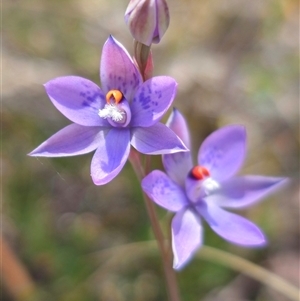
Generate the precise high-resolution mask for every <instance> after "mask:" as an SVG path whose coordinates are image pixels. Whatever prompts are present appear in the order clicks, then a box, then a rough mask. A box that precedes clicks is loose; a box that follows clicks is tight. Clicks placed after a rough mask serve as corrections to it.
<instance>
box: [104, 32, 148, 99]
mask: <svg viewBox="0 0 300 301" xmlns="http://www.w3.org/2000/svg"><path fill="white" fill-rule="evenodd" d="M100 78H101V85H102V89H103V92H104V93H105V94H106V93H107V92H108V91H110V90H113V89H114V90H115V89H117V90H119V91H121V92H122V93H123V94H124V96H125V98H126V99H127V100H128V101H129V102H130V101H132V99H133V96H134V94H135V91H136V89H137V88H138V87H139V86H140V85H141V84H142V77H141V75H140V73H139V71H138V69H137V67H136V66H135V65H134V63H133V60H132V59H131V57H130V55H129V54H128V52H127V50H126V49H125V48H124V47H123V45H122V44H121V43H119V42H118V41H117V40H116V39H114V38H113V37H112V36H110V37H109V38H108V39H107V41H106V42H105V44H104V46H103V50H102V57H101V66H100Z"/></svg>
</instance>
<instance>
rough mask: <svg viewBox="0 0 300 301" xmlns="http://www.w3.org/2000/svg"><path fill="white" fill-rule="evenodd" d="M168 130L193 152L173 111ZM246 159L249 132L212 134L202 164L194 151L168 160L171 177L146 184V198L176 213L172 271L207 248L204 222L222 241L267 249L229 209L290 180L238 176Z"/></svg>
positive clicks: (230, 129) (234, 128) (156, 174)
mask: <svg viewBox="0 0 300 301" xmlns="http://www.w3.org/2000/svg"><path fill="white" fill-rule="evenodd" d="M168 126H169V127H170V128H171V129H173V131H174V132H175V133H176V134H177V135H178V136H179V137H180V138H181V139H182V140H183V142H184V143H185V144H186V145H187V147H190V142H189V132H188V129H187V126H186V122H185V120H184V118H183V117H182V115H181V114H180V113H179V111H177V110H174V111H173V113H172V115H171V116H170V118H169V120H168ZM245 154H246V131H245V128H244V127H243V126H241V125H229V126H225V127H222V128H221V129H219V130H216V131H215V132H213V133H212V134H211V135H210V136H208V137H207V138H206V139H205V140H204V142H203V143H202V145H201V147H200V149H199V152H198V165H196V166H193V165H192V159H191V154H190V152H185V153H177V154H174V155H163V165H164V168H165V170H166V173H164V172H162V171H160V170H154V171H152V172H151V173H150V174H148V175H147V176H146V177H145V178H144V179H143V181H142V188H143V190H144V191H145V193H146V194H147V195H148V196H149V197H150V198H151V199H152V200H153V201H154V202H155V203H156V204H158V205H159V206H161V207H163V208H165V209H167V210H169V211H172V212H174V213H175V216H174V217H173V220H172V225H171V227H172V248H173V254H174V262H173V267H174V268H175V269H181V268H183V267H184V266H185V265H186V264H187V262H188V261H189V260H190V259H191V258H192V256H193V255H194V253H195V252H196V251H197V250H198V249H199V248H200V247H201V246H202V244H203V227H202V218H203V219H204V220H206V222H207V223H208V224H209V226H210V227H211V228H212V230H213V231H215V232H216V233H217V234H218V235H219V236H221V237H223V238H224V239H226V240H228V241H229V242H232V243H234V244H238V245H242V246H246V247H258V246H263V245H264V244H266V239H265V236H264V234H263V233H262V232H261V230H260V229H259V228H258V227H257V226H256V225H255V224H253V223H252V222H250V221H249V220H247V219H245V218H244V217H241V216H239V215H237V214H234V213H231V212H229V211H226V210H224V209H223V207H224V208H229V209H239V208H244V207H247V206H250V205H253V204H254V203H256V202H258V201H260V200H261V199H262V198H264V197H266V196H267V195H269V194H270V193H271V192H274V191H275V190H276V189H278V188H279V187H281V186H282V185H283V184H284V183H285V182H286V181H287V179H286V178H275V177H265V176H254V175H248V176H235V174H236V173H237V172H238V170H239V169H240V168H241V166H242V164H243V162H244V160H245Z"/></svg>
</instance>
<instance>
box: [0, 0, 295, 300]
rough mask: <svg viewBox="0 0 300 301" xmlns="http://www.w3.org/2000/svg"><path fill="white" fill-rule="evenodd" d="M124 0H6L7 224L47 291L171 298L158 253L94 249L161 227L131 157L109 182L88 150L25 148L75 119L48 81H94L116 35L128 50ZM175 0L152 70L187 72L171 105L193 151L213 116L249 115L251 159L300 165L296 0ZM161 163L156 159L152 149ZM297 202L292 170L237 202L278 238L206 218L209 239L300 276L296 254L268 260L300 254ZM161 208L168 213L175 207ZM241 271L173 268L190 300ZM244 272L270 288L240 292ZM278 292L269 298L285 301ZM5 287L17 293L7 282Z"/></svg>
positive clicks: (64, 295) (263, 164) (245, 119)
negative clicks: (241, 235) (253, 283)
mask: <svg viewBox="0 0 300 301" xmlns="http://www.w3.org/2000/svg"><path fill="white" fill-rule="evenodd" d="M127 2H128V1H125V0H122V1H121V0H111V1H104V0H98V1H96V0H88V1H80V0H75V1H74V0H72V1H71V0H64V1H62V0H43V1H37V0H23V1H20V0H13V1H6V2H4V3H3V10H4V13H3V23H4V25H5V26H4V28H3V46H2V47H3V68H4V73H3V92H2V96H3V112H2V129H3V130H2V139H1V140H2V141H1V142H2V149H3V152H2V169H3V172H2V174H3V178H2V187H3V188H4V190H3V192H2V196H3V199H4V200H5V201H4V203H3V208H2V211H3V212H2V217H3V223H2V226H3V234H4V237H5V238H6V239H7V240H8V241H9V243H10V245H11V246H12V247H13V249H14V250H15V252H16V253H17V255H18V256H19V258H20V259H21V261H22V262H23V263H24V265H25V267H26V269H28V271H29V273H30V275H31V277H32V278H33V279H34V281H35V282H36V285H37V287H38V289H39V294H40V297H39V298H40V300H57V301H77V300H78V301H79V300H85V301H94V300H105V301H109V300H114V301H124V300H143V301H154V300H157V301H158V300H159V301H161V300H166V292H165V288H164V282H163V280H162V268H161V263H160V259H159V258H158V256H157V255H154V254H138V253H136V254H124V256H123V258H122V264H121V265H118V266H114V265H111V264H110V265H107V266H106V263H105V262H101V261H97V260H95V257H94V256H93V254H95V253H100V254H101V251H102V250H105V249H107V248H110V247H117V246H118V245H123V244H127V243H130V242H134V241H144V240H149V239H153V235H152V232H151V229H150V227H149V221H148V217H147V215H146V211H145V208H144V204H143V201H142V195H141V192H140V187H139V183H138V181H137V179H136V177H135V175H134V174H133V171H132V170H131V167H130V166H129V165H126V167H125V168H124V170H123V171H122V173H121V174H120V175H119V176H118V177H117V178H116V179H115V180H113V181H112V182H111V183H109V184H108V185H106V186H105V187H96V186H94V185H93V184H92V181H91V179H90V176H89V164H90V160H91V158H92V155H85V156H82V157H81V156H79V157H74V158H57V159H46V158H41V159H36V158H30V157H27V156H26V154H27V153H29V152H30V151H31V150H32V149H33V148H35V147H36V146H37V145H38V144H40V143H41V142H42V141H44V140H45V139H47V138H48V137H49V136H50V135H52V134H53V133H55V132H56V131H57V130H58V129H60V128H61V127H63V126H64V125H66V124H68V121H66V120H65V118H64V117H63V116H61V115H60V113H58V112H57V111H56V110H55V109H54V108H53V107H52V105H51V104H50V102H49V100H48V99H47V96H46V95H45V93H44V91H43V88H42V84H43V83H45V82H46V81H48V80H50V79H51V78H54V77H57V76H60V75H68V74H76V75H80V76H83V77H87V78H89V79H92V80H94V81H95V82H96V83H99V77H98V76H99V75H98V72H99V61H100V52H101V47H102V45H103V43H104V42H105V40H106V39H107V36H108V35H109V34H113V35H115V36H116V38H117V39H119V40H120V41H121V42H122V43H124V45H126V47H127V48H128V50H129V52H131V50H132V41H131V37H130V35H129V32H128V30H127V28H126V27H125V26H124V21H123V14H124V11H125V9H126V5H127ZM169 2H170V3H169V4H170V13H171V26H170V29H169V31H168V32H167V34H166V36H165V38H164V39H163V40H162V42H161V44H160V45H155V46H154V47H153V55H154V59H155V67H156V69H155V73H156V74H167V75H170V76H173V77H175V78H176V79H177V81H178V83H179V88H178V97H177V98H176V101H175V105H176V106H177V107H178V108H179V109H180V110H181V111H182V112H183V113H184V114H185V116H186V117H187V120H188V123H189V126H190V128H191V134H192V137H193V151H194V154H195V155H196V151H197V150H198V147H199V145H200V143H201V141H202V140H203V139H204V137H205V136H207V135H208V134H209V133H210V132H211V131H213V130H214V129H215V128H217V127H218V126H220V125H223V124H227V123H243V124H245V125H246V126H247V130H248V135H249V155H248V159H247V162H246V166H245V168H244V171H245V172H247V173H256V174H266V175H286V176H291V177H295V176H297V175H298V167H299V164H297V163H299V162H298V155H299V138H298V137H299V133H298V129H299V123H298V122H299V116H298V112H299V110H298V109H299V105H298V96H299V95H298V79H299V74H298V64H297V63H298V52H297V47H298V43H297V41H298V30H297V22H298V15H297V12H296V11H297V9H296V8H297V5H298V4H297V2H296V1H294V0H286V1H281V0H275V1H258V0H255V1H246V0H240V1H238V0H229V1H225V2H224V1H221V0H217V1H208V0H203V1H197V0H187V1H182V0H181V1H180V0H173V1H169ZM154 164H155V166H159V167H161V163H160V159H159V158H158V157H156V158H155V159H154ZM297 209H299V208H298V185H297V183H292V184H291V185H290V187H289V189H286V190H285V191H282V192H279V193H277V195H275V196H273V197H270V198H269V200H268V201H267V202H264V203H262V204H260V205H259V206H256V207H255V208H251V209H249V210H246V211H245V212H243V213H244V215H246V216H248V217H249V218H251V220H253V221H254V222H256V223H257V224H259V225H260V227H261V228H262V229H264V231H265V232H266V234H267V236H268V237H269V240H270V244H269V246H268V247H267V248H265V249H263V250H245V249H242V248H238V247H235V246H232V245H229V244H228V243H227V242H224V241H223V240H221V239H220V238H219V237H217V235H215V234H214V233H213V232H212V231H211V230H210V229H208V227H206V229H205V244H207V245H212V246H214V247H218V248H221V249H224V250H227V251H228V252H233V253H236V254H239V255H241V256H245V257H247V258H249V259H251V260H253V261H254V262H257V263H258V264H263V265H266V266H268V267H269V268H270V269H273V270H274V271H275V272H278V273H281V275H282V276H283V277H285V278H288V279H289V280H290V281H291V282H294V283H295V284H296V285H297V283H298V282H297V281H298V280H299V279H297V277H298V276H299V270H298V268H297V263H296V264H294V266H288V267H285V268H281V267H280V266H274V265H273V258H274V256H281V254H283V253H285V252H292V253H296V254H298V250H297V248H298V242H299V227H298V218H299V216H298V212H299V210H297ZM157 210H158V213H159V216H160V217H161V219H162V221H163V222H166V226H167V225H168V222H167V221H168V220H169V216H168V215H166V213H165V211H163V210H161V209H159V208H157ZM133 255H134V256H133ZM132 256H133V257H134V258H132ZM282 264H283V265H284V262H283V263H282ZM108 267H109V268H108ZM295 269H296V272H295ZM286 270H288V272H287V271H286ZM293 271H294V272H293ZM297 273H298V274H297ZM295 275H296V276H295ZM297 275H298V276H297ZM236 277H237V275H236V273H234V272H232V271H230V270H229V269H227V268H224V267H220V266H218V265H213V264H211V263H207V262H204V261H202V260H199V259H195V260H193V261H192V262H191V263H190V264H189V265H188V266H187V267H186V268H185V269H184V270H183V271H182V272H180V273H179V274H178V279H179V284H180V288H181V291H182V300H183V301H190V300H217V299H212V298H213V297H211V298H210V296H217V295H218V293H219V291H221V288H224V287H226V286H228V287H231V286H232V285H233V287H234V279H235V278H236ZM249 281H250V280H249V279H246V280H245V281H244V285H241V286H238V287H234V288H235V290H236V291H242V292H244V298H245V300H257V301H258V300H264V299H262V297H261V296H264V294H265V291H264V290H262V288H261V287H260V286H257V287H256V290H255V293H254V294H252V295H251V296H250V295H247V294H246V293H245V292H247V290H244V291H243V288H244V287H247V285H248V284H249ZM214 294H215V295H214ZM268 294H269V295H268ZM270 294H271V293H270V292H269V293H268V292H267V293H266V295H267V296H269V297H267V298H270V296H272V298H271V299H272V300H275V301H276V300H279V301H280V300H284V299H282V296H277V295H270ZM220 296H221V298H223V299H222V300H223V301H226V300H227V299H225V297H222V295H220ZM276 298H277V299H276ZM271 299H268V300H271ZM4 300H5V301H9V300H12V299H11V297H10V294H9V292H7V291H6V290H5V287H4V294H3V301H4ZM228 300H229V299H228ZM265 300H267V299H265Z"/></svg>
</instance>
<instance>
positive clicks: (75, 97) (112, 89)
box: [29, 36, 187, 185]
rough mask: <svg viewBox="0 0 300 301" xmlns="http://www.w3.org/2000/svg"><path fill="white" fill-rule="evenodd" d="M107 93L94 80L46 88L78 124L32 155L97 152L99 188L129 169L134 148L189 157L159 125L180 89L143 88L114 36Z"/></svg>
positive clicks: (105, 56) (171, 84) (104, 62)
mask: <svg viewBox="0 0 300 301" xmlns="http://www.w3.org/2000/svg"><path fill="white" fill-rule="evenodd" d="M100 78H101V84H102V89H100V88H99V87H98V86H97V85H96V84H94V83H93V82H91V81H90V80H88V79H85V78H82V77H77V76H66V77H59V78H56V79H54V80H51V81H49V82H48V83H46V84H45V88H46V92H47V94H48V96H49V98H50V100H51V101H52V103H53V104H54V106H55V107H56V108H57V109H58V110H59V111H60V112H61V113H62V114H63V115H65V116H66V117H67V118H68V119H70V120H71V121H72V122H73V123H72V124H70V125H69V126H67V127H65V128H63V129H62V130H60V131H59V132H57V133H56V134H54V135H53V136H52V137H50V138H49V139H48V140H46V141H45V142H44V143H42V144H41V145H40V146H38V147H37V148H36V149H35V150H33V151H32V152H31V153H30V154H29V155H31V156H43V157H64V156H75V155H82V154H86V153H89V152H91V151H93V150H96V152H95V154H94V156H93V159H92V163H91V176H92V179H93V181H94V183H95V184H96V185H103V184H106V183H108V182H109V181H111V180H112V179H113V178H114V177H115V176H116V175H117V174H118V173H119V172H120V171H121V169H122V168H123V166H124V164H125V163H126V161H127V158H128V156H129V152H130V145H132V146H133V147H134V148H136V149H137V150H138V151H139V152H141V153H143V154H167V153H175V152H179V151H186V150H187V149H186V147H185V146H184V145H183V143H182V141H181V140H180V139H179V138H178V137H177V136H176V135H175V134H174V132H173V131H172V130H171V129H169V128H168V127H167V126H166V125H164V124H162V123H160V122H158V121H159V120H160V118H161V117H162V116H163V115H164V113H165V112H166V111H167V110H168V108H169V107H170V105H171V104H172V102H173V100H174V97H175V94H176V88H177V83H176V82H175V80H174V79H173V78H171V77H168V76H157V77H153V78H151V79H149V80H147V81H146V82H143V80H142V77H141V75H140V73H139V71H138V69H137V67H136V66H135V64H134V63H133V60H132V59H131V57H130V56H129V54H128V53H127V51H126V49H125V48H124V47H123V46H122V45H121V44H120V43H119V42H118V41H117V40H115V39H114V38H113V37H112V36H110V37H109V38H108V40H107V41H106V43H105V44H104V47H103V51H102V58H101V70H100Z"/></svg>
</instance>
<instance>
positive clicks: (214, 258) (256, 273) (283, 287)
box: [96, 241, 300, 301]
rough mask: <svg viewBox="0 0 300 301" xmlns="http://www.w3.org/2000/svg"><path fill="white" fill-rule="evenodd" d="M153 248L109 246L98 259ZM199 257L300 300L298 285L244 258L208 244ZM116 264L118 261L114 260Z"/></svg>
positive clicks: (144, 245) (144, 244) (150, 245)
mask: <svg viewBox="0 0 300 301" xmlns="http://www.w3.org/2000/svg"><path fill="white" fill-rule="evenodd" d="M153 250H155V241H143V242H135V243H130V244H126V245H122V246H117V247H113V248H108V249H105V250H102V251H100V252H97V254H96V256H97V258H98V259H99V258H100V259H102V260H103V259H105V261H106V262H107V261H108V259H107V258H110V260H113V259H114V258H116V259H117V258H119V260H120V259H121V258H122V259H123V257H122V256H120V254H129V256H130V255H131V256H136V254H137V253H145V254H148V253H149V252H151V251H153ZM133 254H135V255H133ZM197 257H199V258H201V259H203V260H207V261H210V262H212V263H214V264H221V265H224V266H226V267H228V268H231V269H232V270H235V271H237V272H240V273H242V274H245V275H247V276H249V277H251V278H253V279H255V280H257V281H259V282H261V283H263V284H265V285H266V286H269V287H270V288H272V289H274V290H275V291H277V292H280V293H282V294H283V295H284V296H286V297H288V298H289V299H290V300H293V301H299V295H300V291H299V289H298V288H297V287H295V286H294V285H292V284H290V283H289V282H287V281H286V280H285V279H283V278H281V277H280V276H278V275H276V274H274V273H272V272H270V271H268V270H266V269H264V268H262V267H260V266H258V265H256V264H254V263H252V262H250V261H248V260H246V259H244V258H241V257H239V256H237V255H234V254H231V253H227V252H225V251H221V250H218V249H215V248H212V247H208V246H202V248H201V250H200V252H199V253H198V254H197ZM114 264H117V263H116V262H114Z"/></svg>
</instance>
